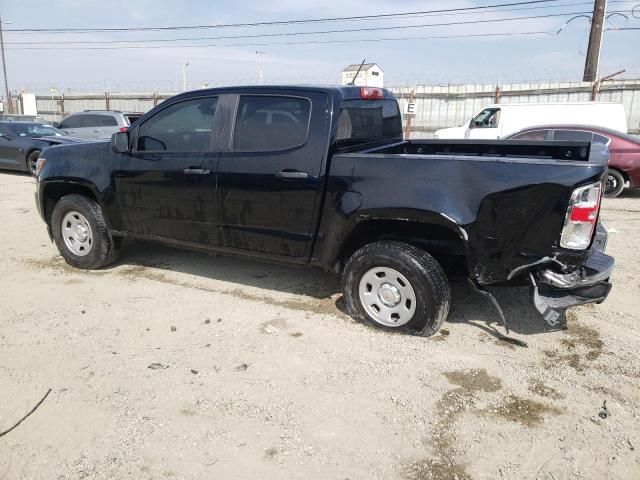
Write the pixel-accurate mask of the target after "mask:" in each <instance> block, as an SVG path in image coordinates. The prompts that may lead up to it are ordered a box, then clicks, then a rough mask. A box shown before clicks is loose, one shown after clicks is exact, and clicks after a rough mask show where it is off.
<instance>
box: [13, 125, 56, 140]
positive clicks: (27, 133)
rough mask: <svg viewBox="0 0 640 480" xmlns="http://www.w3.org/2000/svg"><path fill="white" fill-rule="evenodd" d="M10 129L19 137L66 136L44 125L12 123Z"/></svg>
mask: <svg viewBox="0 0 640 480" xmlns="http://www.w3.org/2000/svg"><path fill="white" fill-rule="evenodd" d="M7 126H8V127H9V129H10V130H11V131H12V132H13V133H15V134H16V135H18V136H19V137H32V138H40V137H62V136H64V135H65V134H64V133H62V132H61V131H60V130H58V129H57V128H54V127H52V126H51V125H44V124H42V123H10V124H7Z"/></svg>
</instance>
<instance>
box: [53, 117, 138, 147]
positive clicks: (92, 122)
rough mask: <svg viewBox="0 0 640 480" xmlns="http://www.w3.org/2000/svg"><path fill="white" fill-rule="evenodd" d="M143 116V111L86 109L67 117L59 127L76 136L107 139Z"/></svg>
mask: <svg viewBox="0 0 640 480" xmlns="http://www.w3.org/2000/svg"><path fill="white" fill-rule="evenodd" d="M141 116H142V114H141V113H122V112H118V111H115V110H85V111H84V112H78V113H72V114H71V115H69V116H68V117H66V118H65V119H64V120H62V121H61V122H60V123H59V124H58V129H60V130H62V131H63V132H66V133H68V134H69V135H71V136H73V137H76V138H87V139H92V140H107V139H109V138H111V135H113V134H114V133H116V132H118V131H123V130H126V129H127V128H129V125H131V124H132V123H133V122H135V121H136V120H137V119H138V118H140V117H141Z"/></svg>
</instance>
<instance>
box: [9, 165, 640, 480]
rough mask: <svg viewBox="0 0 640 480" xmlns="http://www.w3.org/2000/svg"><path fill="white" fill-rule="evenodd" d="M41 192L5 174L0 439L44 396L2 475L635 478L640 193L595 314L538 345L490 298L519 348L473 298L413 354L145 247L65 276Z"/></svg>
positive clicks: (459, 304) (236, 269) (518, 299)
mask: <svg viewBox="0 0 640 480" xmlns="http://www.w3.org/2000/svg"><path fill="white" fill-rule="evenodd" d="M33 191H34V185H33V181H32V180H31V179H30V178H29V177H27V176H24V175H14V174H8V173H3V174H0V244H1V245H2V256H1V257H0V292H2V299H1V303H0V431H1V430H4V429H6V428H8V427H10V426H11V425H13V424H14V423H15V422H16V421H17V420H18V419H20V418H21V417H22V416H23V415H24V414H25V413H27V412H28V411H29V410H30V409H31V408H32V407H33V406H34V405H35V404H36V403H37V402H38V400H39V399H40V398H41V397H42V396H43V395H44V394H45V392H46V391H47V389H49V388H51V393H50V394H49V396H48V397H47V398H46V400H45V401H44V402H43V403H42V405H41V406H40V407H39V408H38V409H37V410H36V411H35V413H34V414H33V415H31V416H30V417H28V418H27V419H26V420H25V421H24V422H23V423H22V424H20V425H19V426H18V427H17V428H16V429H14V430H13V431H11V432H9V433H8V434H6V435H4V436H2V437H1V438H0V479H15V478H29V479H39V478H42V479H52V478H53V479H56V478H92V479H94V478H97V479H102V478H136V479H137V478H140V479H147V478H148V479H151V478H154V479H155V478H169V479H171V478H221V479H227V478H241V479H253V478H255V479H282V478H301V479H323V480H324V479H329V478H336V479H347V478H348V479H351V480H353V479H360V478H363V479H372V478H384V479H386V478H398V479H430V478H433V479H453V478H457V479H459V480H463V479H479V478H492V479H493V478H511V479H555V480H560V479H565V478H566V479H584V478H589V479H622V478H628V479H637V478H640V406H639V401H640V384H639V381H640V380H639V379H640V360H639V359H638V351H640V326H639V323H638V321H639V317H640V314H639V313H638V308H639V296H640V275H639V273H640V249H639V248H638V244H639V242H638V233H640V193H632V194H627V195H626V196H624V197H623V198H620V199H615V200H609V201H605V203H604V213H603V217H604V223H605V225H606V226H607V228H608V229H609V230H610V232H611V233H610V236H609V247H608V251H609V252H612V254H613V255H614V256H615V257H616V260H617V270H616V272H615V277H614V283H615V286H614V289H613V292H612V294H611V296H610V297H609V299H608V301H607V302H606V303H604V304H603V305H592V306H586V307H580V308H575V309H572V310H571V311H570V312H569V313H568V315H567V328H565V329H559V330H556V331H550V330H548V329H547V328H545V326H544V323H543V322H542V320H541V319H540V318H539V317H537V315H536V314H535V312H534V311H533V309H532V308H530V307H529V301H528V296H527V293H528V290H527V289H517V290H512V289H510V290H500V291H498V292H497V296H498V298H499V300H500V301H501V303H502V304H503V305H504V307H505V312H506V314H507V317H508V319H509V320H510V321H511V323H512V327H513V330H514V332H513V333H512V336H513V337H514V338H517V339H519V340H522V341H524V342H526V343H527V344H528V347H521V346H518V345H515V344H512V343H509V342H507V341H504V340H503V339H501V335H500V332H501V331H502V330H501V329H500V328H499V327H498V325H497V324H496V321H497V316H496V313H495V312H494V310H493V309H492V308H491V307H490V306H489V305H488V304H487V303H486V301H485V300H484V299H483V298H482V297H480V296H478V295H477V294H475V293H472V292H470V291H468V289H467V288H466V287H465V285H464V284H456V285H454V287H453V288H454V292H453V293H454V307H453V310H452V312H451V315H450V317H449V320H448V322H447V323H446V324H445V325H444V327H443V330H442V331H441V333H440V334H439V335H437V336H435V337H432V338H414V337H409V336H403V335H393V334H387V333H383V332H380V331H376V330H372V329H370V328H367V327H365V326H363V325H361V324H359V323H356V322H354V321H353V320H351V319H350V318H348V317H347V316H345V315H344V314H343V313H341V308H342V303H341V299H340V294H339V288H338V281H337V278H335V277H334V276H332V275H329V274H326V273H323V272H320V271H312V270H296V269H289V268H283V267H280V266H273V265H268V264H264V263H258V262H253V261H246V260H238V259H234V258H226V257H217V256H208V255H203V254H198V253H190V252H182V251H178V250H171V249H169V248H164V247H160V246H155V245H150V244H144V243H128V244H125V247H124V249H123V255H122V256H121V259H120V261H119V262H118V263H117V264H116V265H114V266H112V267H110V268H107V269H105V270H102V271H97V272H83V271H79V270H74V269H72V268H70V267H67V266H66V265H65V264H64V263H63V262H62V260H61V258H60V257H59V256H58V252H57V250H56V248H55V246H54V245H53V244H52V243H51V242H50V241H49V239H48V237H47V233H46V229H45V226H44V224H43V223H42V222H41V220H40V218H39V217H38V215H37V212H36V209H35V205H34V200H33ZM150 366H151V367H156V368H149V367H150ZM605 400H606V406H607V409H608V413H609V416H608V417H607V418H605V419H601V418H600V417H599V416H598V414H599V412H600V411H601V407H602V405H603V402H604V401H605Z"/></svg>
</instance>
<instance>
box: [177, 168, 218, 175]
mask: <svg viewBox="0 0 640 480" xmlns="http://www.w3.org/2000/svg"><path fill="white" fill-rule="evenodd" d="M182 173H184V174H185V175H209V174H210V173H211V170H206V169H204V168H185V169H184V170H182Z"/></svg>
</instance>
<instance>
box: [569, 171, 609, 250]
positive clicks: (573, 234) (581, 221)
mask: <svg viewBox="0 0 640 480" xmlns="http://www.w3.org/2000/svg"><path fill="white" fill-rule="evenodd" d="M601 195H602V184H601V183H593V184H591V185H586V186H584V187H580V188H577V189H575V190H574V191H573V193H572V194H571V200H569V208H568V209H567V216H566V218H565V220H564V228H563V229H562V237H561V238H560V246H561V247H562V248H569V249H571V250H584V249H585V248H587V247H588V246H589V245H590V244H591V237H592V236H593V231H594V230H595V228H596V223H597V222H598V212H599V210H600V197H601Z"/></svg>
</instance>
